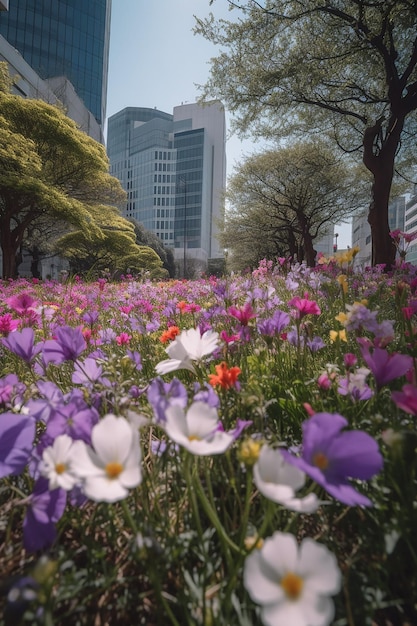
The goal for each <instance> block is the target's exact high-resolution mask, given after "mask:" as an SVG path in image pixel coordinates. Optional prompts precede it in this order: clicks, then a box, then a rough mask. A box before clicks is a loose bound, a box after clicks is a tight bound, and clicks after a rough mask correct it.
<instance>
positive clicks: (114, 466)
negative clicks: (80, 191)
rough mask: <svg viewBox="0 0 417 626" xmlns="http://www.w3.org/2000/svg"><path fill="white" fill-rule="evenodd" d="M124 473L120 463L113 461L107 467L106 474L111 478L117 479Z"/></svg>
mask: <svg viewBox="0 0 417 626" xmlns="http://www.w3.org/2000/svg"><path fill="white" fill-rule="evenodd" d="M122 472H123V465H122V464H121V463H119V462H118V461H112V462H111V463H107V465H106V474H107V476H108V477H109V478H111V479H113V478H117V477H118V476H119V474H121V473H122Z"/></svg>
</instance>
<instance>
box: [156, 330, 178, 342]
mask: <svg viewBox="0 0 417 626" xmlns="http://www.w3.org/2000/svg"><path fill="white" fill-rule="evenodd" d="M179 332H180V329H179V328H178V326H170V327H169V328H168V330H164V332H163V333H162V335H161V336H160V337H159V341H160V342H161V343H167V342H168V341H172V340H173V339H175V337H176V336H177V335H179Z"/></svg>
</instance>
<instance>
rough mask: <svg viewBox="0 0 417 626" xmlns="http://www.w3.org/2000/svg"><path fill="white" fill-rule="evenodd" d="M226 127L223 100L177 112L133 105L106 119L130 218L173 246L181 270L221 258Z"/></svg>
mask: <svg viewBox="0 0 417 626" xmlns="http://www.w3.org/2000/svg"><path fill="white" fill-rule="evenodd" d="M225 129H226V125H225V112H224V107H223V105H222V104H221V103H220V102H212V103H210V104H207V105H204V106H202V105H199V104H185V105H181V106H177V107H175V108H174V111H173V114H169V113H165V112H163V111H159V110H157V109H148V108H139V107H128V108H126V109H123V110H122V111H120V112H118V113H116V114H115V115H113V116H111V117H110V118H109V121H108V132H107V151H108V155H109V159H110V172H111V174H112V175H113V176H116V177H117V178H118V179H119V180H120V182H121V184H122V186H123V188H124V189H125V191H126V194H127V200H126V203H125V205H124V206H123V207H120V208H121V210H122V213H123V215H124V216H125V217H127V218H131V219H135V220H137V221H139V222H141V223H142V224H143V225H144V226H145V228H146V229H147V230H149V231H151V232H153V233H155V234H156V235H157V236H158V237H159V239H160V240H161V242H162V243H163V244H164V245H165V246H168V247H171V248H172V249H173V251H174V258H175V259H176V262H177V266H178V268H179V274H180V275H182V276H187V275H188V276H190V275H191V274H192V273H195V272H197V273H199V272H202V271H205V270H206V269H207V265H208V263H209V260H211V259H219V258H222V257H223V250H222V249H221V248H220V245H219V242H218V240H217V235H218V231H219V228H220V225H221V222H222V217H223V194H224V190H225V185H226V150H225V146H226V130H225Z"/></svg>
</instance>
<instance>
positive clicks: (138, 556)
mask: <svg viewBox="0 0 417 626" xmlns="http://www.w3.org/2000/svg"><path fill="white" fill-rule="evenodd" d="M352 257H353V252H352V253H351V254H347V255H345V256H342V257H339V259H332V260H329V261H326V260H324V259H322V260H321V264H320V265H318V267H317V268H315V269H308V268H306V267H305V266H303V265H292V266H291V265H290V264H289V263H287V261H285V260H284V259H280V260H279V261H278V262H277V264H276V265H273V264H272V263H271V262H266V261H264V262H261V264H260V266H259V268H258V269H257V270H255V271H254V272H252V273H251V274H246V275H242V276H228V277H224V278H215V277H210V278H207V279H201V280H196V281H171V282H164V283H154V282H150V281H139V280H135V279H134V278H133V277H131V276H127V277H124V278H123V280H121V281H120V282H111V281H109V280H107V279H106V278H102V279H99V280H97V281H95V282H84V281H83V280H81V279H79V278H78V277H72V278H70V279H68V280H67V281H66V282H64V283H60V282H56V281H46V282H42V283H41V282H38V281H36V280H33V281H28V280H23V279H19V280H16V281H3V282H0V292H1V298H0V336H1V339H0V411H1V412H0V478H1V480H0V564H1V571H2V582H1V591H2V593H1V605H2V614H3V617H2V618H0V624H4V625H5V626H18V625H19V624H31V625H38V624H39V625H41V624H42V625H45V626H50V625H52V624H56V625H58V626H67V625H68V626H78V625H80V626H81V625H86V626H87V625H88V626H91V625H94V626H104V625H106V624H111V625H113V624H118V625H119V624H120V625H126V626H137V625H140V624H143V625H146V626H154V625H155V626H156V625H163V626H167V625H174V626H194V625H201V626H216V625H220V626H257V625H266V626H281V625H282V626H325V625H328V624H334V625H337V626H345V625H346V626H353V625H356V626H362V625H366V624H369V625H370V626H371V625H373V626H375V625H377V626H388V625H389V624H393V625H394V626H395V625H397V624H398V625H401V626H406V625H408V626H410V625H416V624H417V535H416V528H417V482H416V481H417V475H416V474H417V457H416V448H417V429H416V417H417V376H416V375H417V367H416V358H417V324H416V319H417V318H416V315H417V268H415V267H413V266H411V265H408V264H406V263H404V262H401V264H400V263H399V264H398V267H397V269H396V270H395V271H394V272H391V273H384V272H383V271H382V269H381V268H374V269H372V270H371V269H369V270H366V271H363V272H360V273H359V272H358V273H356V272H354V271H353V269H352V266H351V262H352Z"/></svg>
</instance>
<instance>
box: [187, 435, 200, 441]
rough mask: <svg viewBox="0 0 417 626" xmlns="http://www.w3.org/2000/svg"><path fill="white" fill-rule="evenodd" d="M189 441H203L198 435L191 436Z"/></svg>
mask: <svg viewBox="0 0 417 626" xmlns="http://www.w3.org/2000/svg"><path fill="white" fill-rule="evenodd" d="M188 441H201V437H197V435H190V436H189V437H188Z"/></svg>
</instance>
